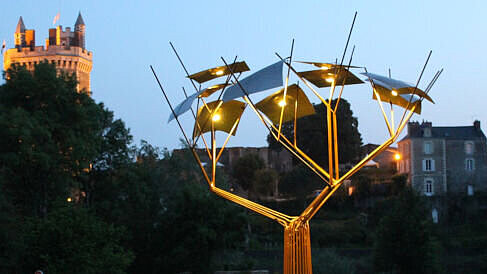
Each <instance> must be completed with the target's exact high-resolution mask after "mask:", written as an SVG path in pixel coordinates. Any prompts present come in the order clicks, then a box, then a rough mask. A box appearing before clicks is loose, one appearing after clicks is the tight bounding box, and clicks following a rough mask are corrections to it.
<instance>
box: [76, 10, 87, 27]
mask: <svg viewBox="0 0 487 274" xmlns="http://www.w3.org/2000/svg"><path fill="white" fill-rule="evenodd" d="M84 24H85V21H83V17H81V11H80V12H79V13H78V19H76V23H74V25H75V26H78V25H84Z"/></svg>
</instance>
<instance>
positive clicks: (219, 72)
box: [215, 70, 223, 75]
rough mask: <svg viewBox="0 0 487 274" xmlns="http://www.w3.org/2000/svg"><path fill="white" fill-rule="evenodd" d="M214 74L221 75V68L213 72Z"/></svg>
mask: <svg viewBox="0 0 487 274" xmlns="http://www.w3.org/2000/svg"><path fill="white" fill-rule="evenodd" d="M215 74H216V75H223V70H217V71H216V72H215Z"/></svg>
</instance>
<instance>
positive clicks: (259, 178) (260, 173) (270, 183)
mask: <svg viewBox="0 0 487 274" xmlns="http://www.w3.org/2000/svg"><path fill="white" fill-rule="evenodd" d="M278 177H279V176H278V174H277V172H276V171H275V170H274V169H268V168H264V169H259V170H257V171H256V172H255V182H254V187H253V188H254V191H255V192H256V193H258V194H260V195H263V196H269V195H271V194H274V195H275V194H277V193H275V190H276V188H277V180H278Z"/></svg>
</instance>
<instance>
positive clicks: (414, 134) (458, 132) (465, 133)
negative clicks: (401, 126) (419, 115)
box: [400, 125, 485, 142]
mask: <svg viewBox="0 0 487 274" xmlns="http://www.w3.org/2000/svg"><path fill="white" fill-rule="evenodd" d="M479 127H480V126H479ZM424 128H425V127H423V126H422V125H421V126H419V127H418V129H419V130H411V127H408V134H407V135H406V137H404V138H403V139H402V140H401V141H400V142H402V141H404V140H406V139H410V138H423V131H422V129H424ZM430 138H440V139H458V140H468V139H477V138H482V139H485V135H484V133H483V132H482V130H481V129H480V128H477V127H475V126H459V127H431V137H430Z"/></svg>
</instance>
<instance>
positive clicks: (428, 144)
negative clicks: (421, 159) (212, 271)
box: [423, 141, 433, 154]
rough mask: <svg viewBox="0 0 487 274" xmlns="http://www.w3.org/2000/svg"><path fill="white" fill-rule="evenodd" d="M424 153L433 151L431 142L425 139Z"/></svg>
mask: <svg viewBox="0 0 487 274" xmlns="http://www.w3.org/2000/svg"><path fill="white" fill-rule="evenodd" d="M423 150H424V154H432V153H433V142H431V141H426V142H424V144H423Z"/></svg>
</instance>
